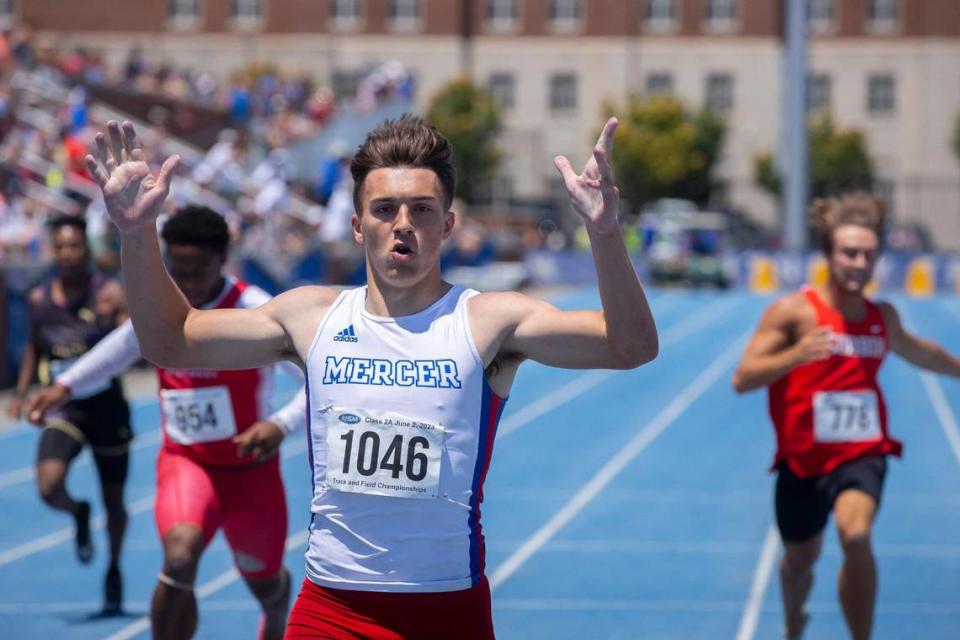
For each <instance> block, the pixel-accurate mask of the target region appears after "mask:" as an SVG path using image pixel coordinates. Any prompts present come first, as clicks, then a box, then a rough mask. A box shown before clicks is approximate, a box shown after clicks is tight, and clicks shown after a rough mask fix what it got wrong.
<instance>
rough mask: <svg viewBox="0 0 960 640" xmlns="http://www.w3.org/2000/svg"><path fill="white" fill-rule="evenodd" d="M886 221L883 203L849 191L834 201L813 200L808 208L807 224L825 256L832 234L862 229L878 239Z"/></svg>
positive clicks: (871, 196) (830, 244)
mask: <svg viewBox="0 0 960 640" xmlns="http://www.w3.org/2000/svg"><path fill="white" fill-rule="evenodd" d="M885 217H886V211H885V210H884V207H883V203H882V202H880V200H879V199H878V198H877V197H876V196H874V195H872V194H870V193H867V192H866V191H852V192H850V193H845V194H842V195H840V196H838V197H836V198H817V199H816V200H814V201H813V204H811V205H810V224H811V225H812V226H813V228H814V230H815V231H816V233H817V237H818V238H819V240H820V248H821V249H822V250H823V252H824V253H825V254H827V255H828V256H829V255H830V254H831V253H832V252H833V232H834V231H836V230H837V228H838V227H842V226H844V225H848V224H853V225H857V226H859V227H866V228H867V229H870V230H871V231H873V232H874V233H876V234H877V238H878V239H880V238H881V237H882V232H883V220H884V218H885Z"/></svg>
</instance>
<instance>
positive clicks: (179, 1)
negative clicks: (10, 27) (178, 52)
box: [0, 0, 200, 29]
mask: <svg viewBox="0 0 960 640" xmlns="http://www.w3.org/2000/svg"><path fill="white" fill-rule="evenodd" d="M12 2H13V0H7V1H6V2H0V15H3V10H4V8H5V7H6V6H9V5H11V4H12ZM199 23H200V0H170V19H169V20H168V24H169V26H170V27H171V28H172V29H195V28H197V26H198V25H199Z"/></svg>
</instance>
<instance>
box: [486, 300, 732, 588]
mask: <svg viewBox="0 0 960 640" xmlns="http://www.w3.org/2000/svg"><path fill="white" fill-rule="evenodd" d="M711 318H712V320H714V321H715V320H716V318H715V317H713V316H711ZM747 335H748V334H744V335H743V336H742V337H741V338H739V339H738V340H736V341H735V342H734V343H733V344H732V345H730V346H729V347H728V348H727V349H726V351H724V352H723V353H722V354H721V355H720V356H719V357H717V359H716V360H714V361H713V362H712V363H710V366H709V367H707V368H706V369H705V370H704V371H703V372H702V373H701V374H700V375H699V376H697V377H696V379H694V381H693V382H691V383H690V384H689V385H687V387H685V388H684V389H683V390H682V391H681V392H680V393H679V394H678V395H677V396H676V397H675V398H674V399H673V400H671V401H670V403H669V404H668V405H667V406H666V407H664V409H663V410H662V411H661V412H660V413H659V414H657V416H656V417H655V418H654V419H653V421H652V422H650V423H649V424H648V425H646V426H645V427H644V428H643V429H641V430H640V431H639V432H638V433H637V434H636V435H635V436H634V437H633V438H632V439H631V440H630V441H629V442H628V443H627V444H626V446H624V447H623V448H622V449H621V450H620V451H619V452H618V453H617V454H616V455H615V456H613V457H612V458H611V459H610V460H609V461H608V462H607V464H605V465H604V466H603V467H602V468H601V469H600V470H599V471H598V472H597V473H596V475H594V476H593V477H592V478H591V479H590V480H589V481H588V482H587V484H586V485H584V487H583V488H582V489H580V491H578V492H577V494H576V495H574V496H573V498H571V499H570V501H569V502H567V503H566V504H565V505H564V506H563V507H562V508H561V509H560V510H559V511H558V512H557V513H556V514H554V516H553V517H552V518H550V520H548V521H547V523H546V524H544V525H543V526H542V527H540V529H538V530H537V531H536V532H535V533H534V534H533V535H532V536H530V538H528V539H527V540H526V542H524V543H523V544H522V545H521V546H520V548H518V549H517V550H516V551H514V552H513V554H511V555H510V557H508V558H507V559H506V560H505V561H504V562H503V564H501V565H500V566H499V567H497V568H496V569H495V570H494V571H493V573H491V574H490V590H491V591H493V590H496V589H497V588H498V587H500V586H501V585H502V584H503V583H504V582H506V581H507V579H509V578H510V576H512V575H513V574H514V573H515V572H516V571H517V569H519V568H520V567H521V566H523V564H524V563H525V562H526V561H527V560H529V559H530V558H531V557H532V556H533V555H534V554H535V553H537V551H539V550H540V548H541V547H543V545H545V544H546V543H547V542H549V541H550V539H551V538H553V536H554V535H556V533H557V532H558V531H560V529H562V528H563V527H564V526H565V525H566V524H567V523H568V522H570V520H572V519H573V518H574V517H575V516H576V515H577V514H578V513H580V511H581V510H583V508H584V507H586V506H587V505H588V504H589V503H590V502H591V501H592V500H593V499H594V498H595V497H596V496H597V495H598V494H599V493H600V492H601V491H603V489H604V488H605V487H606V486H607V485H608V484H610V482H612V481H613V479H614V478H615V477H616V476H617V474H619V473H620V472H621V471H622V470H623V469H624V468H625V467H626V466H627V465H628V464H630V463H631V462H632V461H633V460H634V458H636V457H637V456H638V455H640V453H641V452H642V451H643V450H644V449H646V448H647V446H648V445H649V444H650V443H651V442H653V441H654V440H656V438H657V437H658V436H659V435H660V434H661V433H663V432H664V431H665V430H666V429H667V427H669V426H670V425H672V424H673V423H674V421H676V419H677V418H679V417H680V416H681V415H683V413H684V412H685V411H686V410H687V409H689V408H690V406H691V405H692V404H693V403H694V402H695V401H696V400H697V399H698V398H699V397H700V396H701V395H703V393H704V392H706V391H707V389H709V388H710V387H712V386H713V385H714V384H715V383H716V382H717V380H719V379H720V376H722V375H723V374H724V373H725V372H726V371H727V370H728V369H729V368H730V367H731V366H732V365H733V363H734V361H735V360H736V358H737V357H739V355H740V351H741V349H742V348H743V342H744V341H745V340H746V338H747Z"/></svg>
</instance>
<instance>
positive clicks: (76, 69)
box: [0, 26, 414, 291]
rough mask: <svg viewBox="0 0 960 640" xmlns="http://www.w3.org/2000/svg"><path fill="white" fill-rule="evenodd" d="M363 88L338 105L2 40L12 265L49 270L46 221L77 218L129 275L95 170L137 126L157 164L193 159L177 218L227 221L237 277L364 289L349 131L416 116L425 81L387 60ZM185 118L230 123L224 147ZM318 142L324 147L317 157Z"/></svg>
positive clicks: (3, 154) (303, 88)
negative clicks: (343, 133)
mask: <svg viewBox="0 0 960 640" xmlns="http://www.w3.org/2000/svg"><path fill="white" fill-rule="evenodd" d="M351 89H352V91H351V94H350V95H346V96H343V97H341V98H340V99H339V100H338V99H337V97H336V96H335V94H334V91H333V90H332V89H331V88H330V87H328V86H324V85H318V84H316V83H315V82H314V81H313V80H312V79H311V78H309V77H306V76H303V75H299V76H296V75H285V74H283V73H281V71H280V70H277V69H275V68H273V67H271V66H268V65H262V64H255V65H251V66H248V67H247V68H242V69H237V70H236V71H235V72H234V73H233V74H232V75H231V77H230V78H229V80H222V79H218V78H216V77H215V76H214V75H212V74H211V73H209V72H208V71H206V70H197V69H187V68H180V67H176V66H174V65H171V64H167V63H159V64H158V63H151V62H149V61H148V60H147V58H146V57H145V56H144V54H143V53H142V52H141V51H140V50H138V49H133V50H131V51H130V52H129V53H128V55H127V58H126V61H125V62H124V63H123V64H121V65H115V66H111V65H109V64H107V63H106V62H105V61H104V59H103V58H102V57H101V56H100V55H99V54H98V53H97V52H94V51H87V50H83V49H74V50H70V51H62V50H57V49H55V48H53V47H51V46H48V45H46V44H44V43H42V42H39V41H38V39H37V37H36V36H34V34H32V33H31V31H30V30H29V29H28V28H26V27H22V26H21V27H14V28H12V29H9V30H7V31H5V32H3V33H2V34H0V266H3V267H6V268H9V267H10V266H12V265H23V266H30V265H42V264H45V263H46V262H47V260H48V258H49V256H48V255H47V254H46V252H47V251H48V249H47V243H46V242H45V238H46V229H45V226H44V225H45V222H46V220H48V219H49V218H50V217H51V216H53V215H58V214H62V213H67V214H71V215H78V216H84V217H85V218H86V220H87V225H88V232H89V237H90V239H91V241H92V244H93V247H94V253H95V255H96V259H97V261H98V263H99V265H100V266H101V267H102V268H104V269H107V270H115V269H116V268H117V267H118V257H117V256H118V238H117V236H116V232H115V230H114V229H113V227H112V225H110V224H109V223H108V221H107V219H106V216H105V212H104V211H103V207H102V202H101V199H100V197H99V190H98V189H97V188H96V186H95V185H94V184H93V183H92V181H91V180H90V178H89V176H88V175H87V171H86V167H85V163H84V159H83V158H84V156H85V154H86V153H87V152H88V149H89V148H90V146H91V144H92V142H93V136H94V134H95V133H96V131H98V130H101V129H102V128H103V127H104V125H105V123H106V121H107V120H110V119H117V120H123V119H128V118H131V119H133V120H134V122H135V124H136V125H137V126H138V133H139V135H140V138H141V140H142V142H143V145H144V148H145V151H146V153H147V157H148V162H149V163H150V164H151V165H152V166H155V167H156V166H159V164H160V163H161V162H162V160H163V159H164V158H165V157H167V156H168V155H170V154H172V153H177V154H179V155H180V156H181V157H182V158H183V160H184V167H183V169H182V171H181V175H180V176H179V177H178V179H177V180H176V181H175V189H174V192H173V197H172V198H171V199H170V203H169V206H170V208H171V210H172V209H173V208H175V207H176V206H179V205H181V204H184V203H186V202H194V203H199V204H205V205H207V206H210V207H211V208H213V209H214V210H216V211H218V212H220V213H221V214H222V215H224V217H225V218H226V219H227V220H228V222H229V223H230V226H231V229H232V231H233V233H234V235H235V239H236V242H235V249H234V252H233V261H232V262H233V267H234V269H235V270H236V271H238V272H241V273H242V274H243V275H244V276H246V277H248V278H249V279H252V280H254V281H256V283H257V284H260V285H261V286H264V287H265V288H267V289H268V290H273V291H276V290H279V289H283V288H287V287H289V286H294V285H296V284H299V283H300V282H302V281H316V280H318V279H323V280H326V281H332V282H352V281H358V280H360V279H362V277H363V273H362V271H361V270H360V265H361V256H360V249H359V248H358V247H356V246H355V244H354V243H353V242H352V241H351V240H350V215H351V214H352V212H353V204H352V183H351V178H350V175H349V160H350V154H351V152H352V149H353V148H355V146H356V144H357V143H358V142H359V140H357V139H343V138H339V137H337V135H336V129H337V128H338V127H339V126H341V124H340V123H341V122H343V119H344V118H346V119H349V118H351V117H355V118H359V117H362V116H364V115H367V116H371V117H372V118H373V119H374V120H376V117H377V113H378V110H381V109H382V108H384V106H385V105H391V104H392V105H394V106H396V105H398V104H399V105H400V107H399V108H400V110H406V109H407V108H409V106H410V104H411V102H412V99H413V93H414V83H413V78H412V76H411V75H410V74H409V73H407V72H406V70H405V69H404V68H403V67H402V65H400V64H399V63H396V62H387V63H384V64H381V65H379V66H377V67H375V68H371V69H369V70H368V71H367V72H366V73H365V74H364V75H362V76H359V77H357V78H356V82H355V83H354V86H353V87H351ZM105 90H108V91H109V92H111V93H104V91H105ZM115 95H119V96H121V97H124V96H125V97H129V98H130V99H131V100H137V101H139V103H137V104H140V103H142V104H145V105H146V106H148V107H150V108H148V109H146V110H144V112H143V117H141V118H137V117H131V113H130V112H129V111H125V110H124V109H123V108H121V107H118V106H117V104H116V102H117V101H114V100H111V99H110V97H111V96H115ZM103 96H107V97H106V98H105V97H103ZM121 103H122V104H123V101H121ZM151 105H152V106H151ZM171 105H173V106H171ZM184 109H186V110H187V113H188V114H193V113H202V114H204V116H206V115H208V114H209V113H214V114H218V115H220V116H222V119H221V120H216V119H214V120H212V122H214V123H215V124H216V125H218V126H216V128H215V130H214V131H213V137H212V139H211V141H212V144H210V145H196V144H193V141H191V139H190V136H189V135H175V134H174V133H173V131H172V129H173V127H172V126H169V125H170V124H171V111H172V110H178V112H180V111H183V110H184ZM190 110H192V111H190ZM394 111H396V109H394ZM208 119H209V118H208ZM181 120H183V118H181V119H180V120H177V121H176V122H173V124H176V125H182V122H181ZM188 120H189V118H188ZM194 120H197V119H196V118H194ZM197 121H199V120H197ZM354 128H356V127H354ZM188 133H189V132H188ZM331 134H332V135H331ZM353 138H356V134H354V135H353ZM314 143H315V144H317V145H322V148H321V149H319V150H317V149H314V151H316V152H314V153H307V152H304V149H307V150H309V145H311V144H314ZM305 163H309V165H311V166H304V165H305Z"/></svg>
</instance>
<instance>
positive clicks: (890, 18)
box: [867, 0, 899, 32]
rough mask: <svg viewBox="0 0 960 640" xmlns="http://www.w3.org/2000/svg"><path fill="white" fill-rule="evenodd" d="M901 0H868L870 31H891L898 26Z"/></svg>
mask: <svg viewBox="0 0 960 640" xmlns="http://www.w3.org/2000/svg"><path fill="white" fill-rule="evenodd" d="M898 1H899V0H867V26H868V28H869V30H870V31H879V32H890V31H894V30H896V28H897V3H898Z"/></svg>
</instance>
